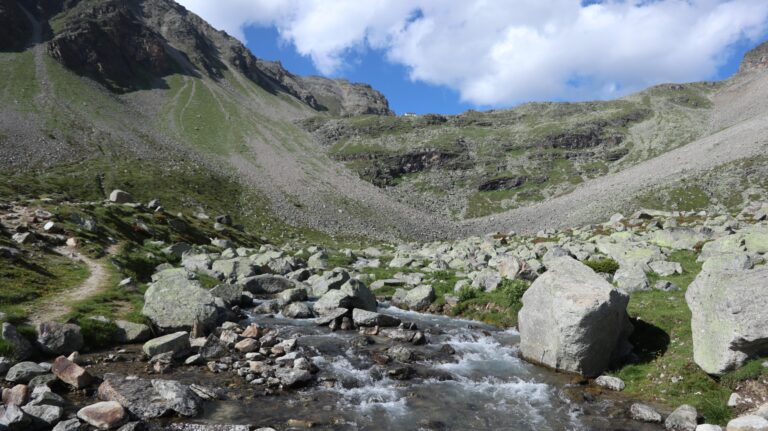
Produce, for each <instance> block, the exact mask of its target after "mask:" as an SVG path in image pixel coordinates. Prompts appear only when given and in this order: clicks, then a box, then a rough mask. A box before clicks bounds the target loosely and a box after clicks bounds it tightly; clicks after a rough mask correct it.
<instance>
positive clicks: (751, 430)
mask: <svg viewBox="0 0 768 431" xmlns="http://www.w3.org/2000/svg"><path fill="white" fill-rule="evenodd" d="M725 429H726V431H768V419H765V418H764V417H762V416H757V415H746V416H741V417H738V418H736V419H733V420H731V421H730V422H728V425H727V426H726V427H725Z"/></svg>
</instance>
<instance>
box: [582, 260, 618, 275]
mask: <svg viewBox="0 0 768 431" xmlns="http://www.w3.org/2000/svg"><path fill="white" fill-rule="evenodd" d="M584 265H587V266H588V267H590V268H592V270H593V271H595V272H602V273H604V274H614V273H616V271H618V270H619V263H618V262H616V261H615V260H613V259H596V260H587V261H585V262H584Z"/></svg>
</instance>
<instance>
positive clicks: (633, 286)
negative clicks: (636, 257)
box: [613, 265, 650, 293]
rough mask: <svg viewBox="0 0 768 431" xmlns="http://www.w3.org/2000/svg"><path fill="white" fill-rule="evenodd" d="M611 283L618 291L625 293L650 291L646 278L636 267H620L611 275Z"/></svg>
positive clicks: (638, 267) (640, 269)
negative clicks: (613, 283) (612, 282)
mask: <svg viewBox="0 0 768 431" xmlns="http://www.w3.org/2000/svg"><path fill="white" fill-rule="evenodd" d="M613 281H614V282H615V283H616V286H618V287H619V289H621V290H623V291H625V292H627V293H632V292H637V291H643V290H649V289H650V287H649V283H648V277H647V276H646V275H645V271H643V268H642V267H640V266H638V265H634V266H622V267H620V268H619V269H618V270H617V271H616V274H614V275H613Z"/></svg>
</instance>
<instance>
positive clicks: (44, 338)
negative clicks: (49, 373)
mask: <svg viewBox="0 0 768 431" xmlns="http://www.w3.org/2000/svg"><path fill="white" fill-rule="evenodd" d="M37 344H38V345H39V346H40V348H41V349H42V350H43V352H45V353H48V354H50V355H68V354H70V353H72V352H76V351H78V350H80V349H82V347H83V334H82V333H81V332H80V327H79V326H77V325H75V324H72V323H58V322H43V323H40V324H39V325H38V326H37Z"/></svg>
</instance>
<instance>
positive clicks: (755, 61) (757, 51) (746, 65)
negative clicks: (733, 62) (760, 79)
mask: <svg viewBox="0 0 768 431" xmlns="http://www.w3.org/2000/svg"><path fill="white" fill-rule="evenodd" d="M766 69H768V42H765V43H763V44H761V45H759V46H757V47H756V48H754V49H752V50H750V51H749V52H747V53H746V54H745V55H744V59H743V60H742V61H741V66H739V73H743V72H748V71H751V70H766Z"/></svg>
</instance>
